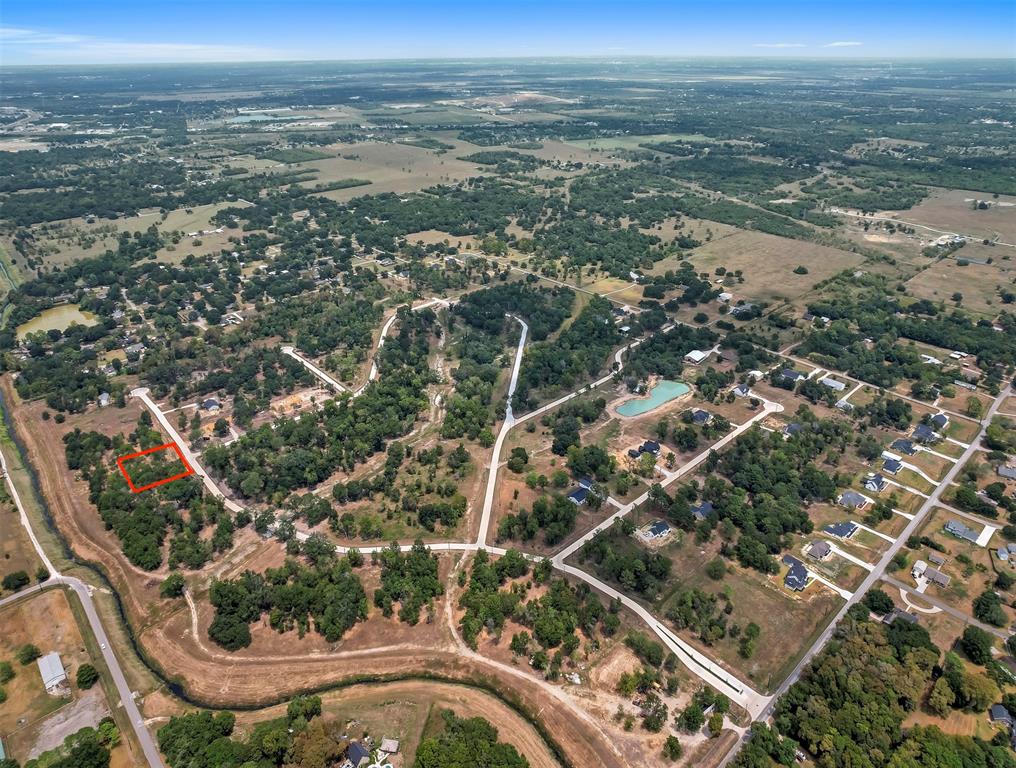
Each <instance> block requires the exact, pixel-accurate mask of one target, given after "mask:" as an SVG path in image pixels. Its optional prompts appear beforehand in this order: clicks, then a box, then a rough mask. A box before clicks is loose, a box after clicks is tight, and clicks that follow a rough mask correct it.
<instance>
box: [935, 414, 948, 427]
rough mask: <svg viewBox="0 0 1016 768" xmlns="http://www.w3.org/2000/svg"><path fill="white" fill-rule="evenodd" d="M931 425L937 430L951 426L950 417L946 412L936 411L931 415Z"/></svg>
mask: <svg viewBox="0 0 1016 768" xmlns="http://www.w3.org/2000/svg"><path fill="white" fill-rule="evenodd" d="M931 425H932V426H933V427H934V428H935V429H936V430H943V429H945V428H946V427H948V426H949V417H948V416H946V415H945V414H944V413H936V414H935V415H934V416H932V417H931Z"/></svg>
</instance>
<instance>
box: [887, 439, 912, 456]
mask: <svg viewBox="0 0 1016 768" xmlns="http://www.w3.org/2000/svg"><path fill="white" fill-rule="evenodd" d="M890 447H891V448H892V449H893V450H895V451H899V452H900V453H905V454H907V456H913V455H914V454H915V453H917V448H916V447H915V446H914V443H913V441H912V440H904V439H902V438H900V439H899V440H893V443H892V445H891V446H890Z"/></svg>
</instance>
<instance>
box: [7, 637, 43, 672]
mask: <svg viewBox="0 0 1016 768" xmlns="http://www.w3.org/2000/svg"><path fill="white" fill-rule="evenodd" d="M14 655H15V657H16V658H17V660H18V662H19V663H20V664H21V666H23V667H27V666H28V665H29V664H31V663H32V662H33V661H35V660H36V659H37V658H39V657H40V656H42V651H40V650H39V649H38V648H36V647H35V646H34V645H32V644H31V643H26V644H25V645H23V646H21V647H20V648H18V650H17V651H16V652H15V654H14Z"/></svg>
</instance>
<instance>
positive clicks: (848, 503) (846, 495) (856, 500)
mask: <svg viewBox="0 0 1016 768" xmlns="http://www.w3.org/2000/svg"><path fill="white" fill-rule="evenodd" d="M836 503H837V504H841V505H842V506H844V507H847V508H849V509H864V507H866V506H867V505H868V500H867V499H866V498H865V497H864V496H863V495H862V494H860V493H858V492H857V491H844V492H843V493H841V494H840V495H839V496H837V497H836Z"/></svg>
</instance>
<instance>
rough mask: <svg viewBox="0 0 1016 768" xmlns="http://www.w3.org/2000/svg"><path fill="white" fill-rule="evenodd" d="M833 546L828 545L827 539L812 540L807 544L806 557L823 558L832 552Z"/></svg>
mask: <svg viewBox="0 0 1016 768" xmlns="http://www.w3.org/2000/svg"><path fill="white" fill-rule="evenodd" d="M832 551H833V548H832V547H831V546H829V542H828V541H813V542H812V543H811V544H810V545H809V546H808V552H807V555H808V557H810V558H812V559H813V560H825V559H826V558H827V557H829V555H830V554H832Z"/></svg>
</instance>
